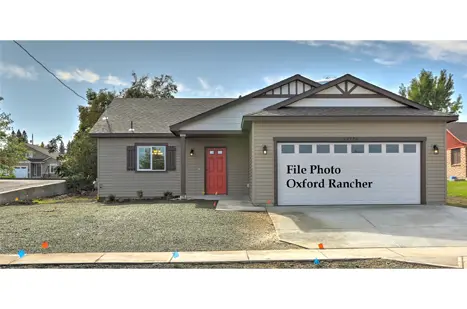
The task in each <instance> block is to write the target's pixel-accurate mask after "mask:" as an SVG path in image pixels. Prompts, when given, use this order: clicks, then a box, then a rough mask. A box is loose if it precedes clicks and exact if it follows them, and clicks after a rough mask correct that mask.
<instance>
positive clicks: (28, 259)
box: [0, 249, 467, 269]
mask: <svg viewBox="0 0 467 309" xmlns="http://www.w3.org/2000/svg"><path fill="white" fill-rule="evenodd" d="M345 251H346V250H345V249H342V253H345ZM325 253H326V250H325V249H324V250H316V249H290V250H247V251H245V250H243V251H197V252H194V251H192V252H178V254H179V255H178V257H176V258H174V257H173V253H172V252H106V253H104V252H100V253H99V252H95V253H47V254H27V255H26V256H24V257H23V258H19V256H18V255H13V254H10V255H8V254H4V255H0V265H47V264H48V265H59V264H154V263H157V264H178V263H193V264H209V263H216V264H217V263H262V262H313V261H315V260H316V259H318V260H321V261H355V260H370V259H384V260H392V261H399V262H405V263H413V264H421V265H430V266H437V267H446V268H461V269H465V268H467V257H462V256H461V257H458V265H457V267H456V266H453V265H446V264H439V263H431V262H425V261H417V258H416V257H403V256H401V257H394V256H370V255H362V256H355V255H354V254H348V255H347V256H346V254H342V257H327V256H326V255H325ZM433 258H435V257H433ZM453 258H454V257H453Z"/></svg>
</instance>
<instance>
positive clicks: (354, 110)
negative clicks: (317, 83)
mask: <svg viewBox="0 0 467 309" xmlns="http://www.w3.org/2000/svg"><path fill="white" fill-rule="evenodd" d="M245 116H255V117H258V116H259V117H277V116H292V117H293V116H327V117H339V116H349V117H359V116H374V117H378V116H417V117H420V116H422V117H423V116H429V117H449V116H453V115H450V114H445V113H441V112H437V111H433V110H428V109H426V110H420V109H415V108H410V107H283V108H281V109H275V110H274V109H273V110H262V111H259V112H256V113H251V114H248V115H245Z"/></svg>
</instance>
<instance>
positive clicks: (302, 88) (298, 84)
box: [255, 75, 321, 98]
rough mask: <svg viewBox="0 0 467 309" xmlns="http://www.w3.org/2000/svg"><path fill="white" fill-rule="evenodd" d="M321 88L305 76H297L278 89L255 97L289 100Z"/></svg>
mask: <svg viewBox="0 0 467 309" xmlns="http://www.w3.org/2000/svg"><path fill="white" fill-rule="evenodd" d="M319 86H321V84H318V83H316V82H314V81H312V80H309V79H308V78H305V77H303V76H301V75H300V76H296V78H295V79H294V80H292V81H290V82H288V83H284V84H283V85H280V86H278V87H276V88H273V89H271V90H269V91H264V92H263V93H261V94H260V95H257V96H255V98H289V97H291V96H295V95H298V94H301V93H304V92H306V91H309V90H312V89H315V88H317V87H319Z"/></svg>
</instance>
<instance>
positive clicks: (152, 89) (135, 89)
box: [48, 73, 177, 190]
mask: <svg viewBox="0 0 467 309" xmlns="http://www.w3.org/2000/svg"><path fill="white" fill-rule="evenodd" d="M132 76H133V78H134V81H133V82H132V84H131V86H130V87H128V88H126V89H123V90H122V91H121V92H120V93H116V92H115V91H109V90H107V89H101V90H99V91H94V90H92V89H88V91H87V93H86V98H87V101H88V102H87V105H85V106H79V107H78V112H79V126H78V130H77V131H76V132H75V134H74V135H73V139H72V141H71V142H69V145H68V146H67V151H66V154H65V155H62V154H61V155H60V156H59V159H60V160H61V162H62V164H61V166H59V167H58V168H57V173H58V174H59V175H61V176H66V177H67V181H68V185H69V186H70V187H71V188H72V189H76V190H78V189H87V188H90V187H91V186H92V182H93V181H94V180H95V179H96V178H97V141H96V139H95V138H92V137H90V136H89V131H90V130H91V128H92V127H93V126H94V124H95V123H96V122H97V121H98V120H99V118H100V117H101V116H102V113H103V112H104V111H105V109H106V108H107V107H108V106H109V104H110V103H111V102H112V100H113V99H114V98H117V97H120V98H173V96H174V94H175V93H176V92H177V86H176V85H175V84H174V82H173V80H172V77H170V76H168V75H161V76H160V77H155V78H153V79H150V78H149V77H148V76H147V75H146V76H143V77H141V78H138V77H137V75H136V74H135V73H133V74H132ZM62 141H63V139H62V137H61V136H60V135H59V136H57V137H55V138H53V139H52V140H50V142H49V145H48V146H49V147H48V148H49V151H50V152H54V151H57V149H58V148H59V146H58V145H59V142H60V143H61V142H62Z"/></svg>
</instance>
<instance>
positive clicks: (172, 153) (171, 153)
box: [167, 146, 177, 171]
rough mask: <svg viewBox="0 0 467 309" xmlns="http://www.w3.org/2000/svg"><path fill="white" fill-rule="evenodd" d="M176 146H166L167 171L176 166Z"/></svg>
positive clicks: (174, 168) (173, 169)
mask: <svg viewBox="0 0 467 309" xmlns="http://www.w3.org/2000/svg"><path fill="white" fill-rule="evenodd" d="M176 149H177V148H176V147H175V146H167V170H168V171H175V170H176V167H177V160H176Z"/></svg>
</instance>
